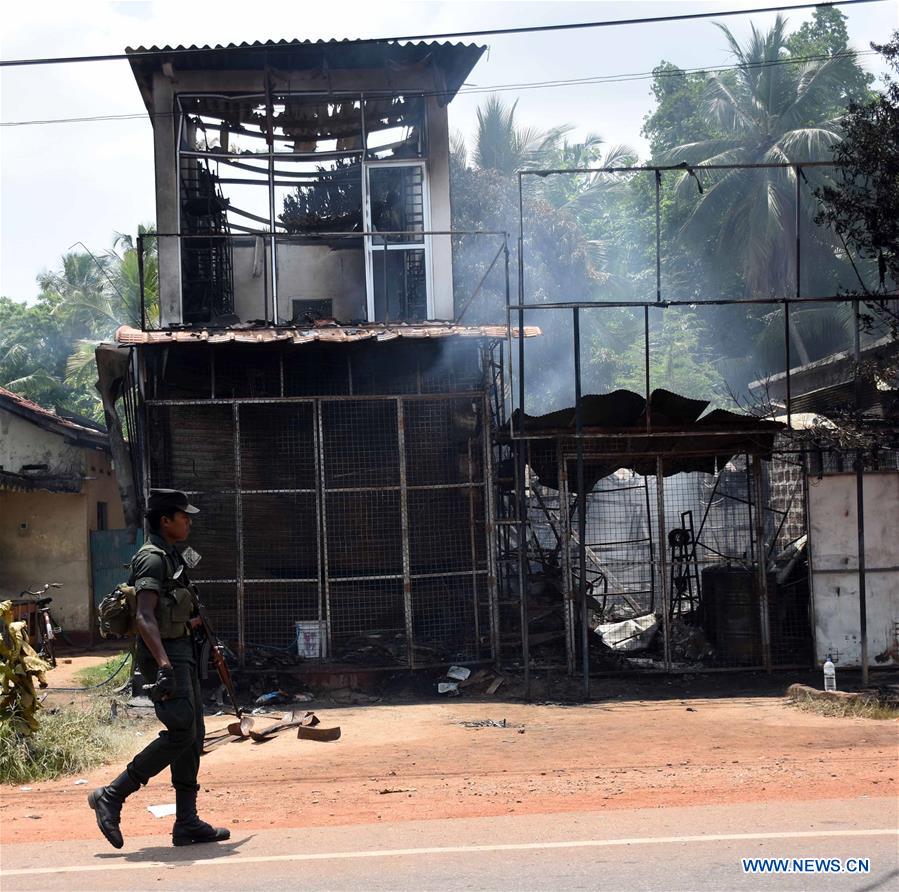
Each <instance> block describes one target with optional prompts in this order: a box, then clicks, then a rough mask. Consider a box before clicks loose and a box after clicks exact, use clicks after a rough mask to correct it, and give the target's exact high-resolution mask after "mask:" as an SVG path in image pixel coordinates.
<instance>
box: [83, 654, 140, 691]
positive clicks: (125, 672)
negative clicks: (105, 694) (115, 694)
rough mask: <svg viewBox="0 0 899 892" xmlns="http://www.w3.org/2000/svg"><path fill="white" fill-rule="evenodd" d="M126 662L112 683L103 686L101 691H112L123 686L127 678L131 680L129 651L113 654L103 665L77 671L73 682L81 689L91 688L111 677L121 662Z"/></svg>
mask: <svg viewBox="0 0 899 892" xmlns="http://www.w3.org/2000/svg"><path fill="white" fill-rule="evenodd" d="M126 657H127V660H126V662H125V665H124V666H123V667H122V669H121V671H120V672H119V673H118V674H117V675H116V677H115V678H114V679H112V681H110V682H109V684H108V685H104V686H103V688H102V690H110V691H111V690H113V689H114V688H117V687H119V686H121V685H122V684H124V683H125V682H126V681H127V680H128V679H129V678H131V652H130V651H122V652H121V653H118V654H115V655H114V656H112V657H110V658H109V659H108V660H107V661H106V662H105V663H101V664H100V665H99V666H89V667H88V668H87V669H79V670H78V671H77V672H76V673H75V680H76V681H77V682H78V684H80V685H81V686H82V687H85V688H92V687H94V686H96V685H98V684H100V683H101V682H103V681H105V680H106V679H107V678H109V676H110V675H112V673H113V672H115V670H116V669H117V668H118V667H119V665H120V663H121V662H122V660H125V659H126Z"/></svg>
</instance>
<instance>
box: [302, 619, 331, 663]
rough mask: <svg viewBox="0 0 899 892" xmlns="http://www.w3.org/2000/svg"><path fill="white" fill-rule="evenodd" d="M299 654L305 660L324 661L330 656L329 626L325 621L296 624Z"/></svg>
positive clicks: (317, 620)
mask: <svg viewBox="0 0 899 892" xmlns="http://www.w3.org/2000/svg"><path fill="white" fill-rule="evenodd" d="M296 631H297V653H298V654H299V655H300V656H301V657H302V658H303V659H305V660H323V659H325V657H327V655H328V625H327V623H326V622H325V621H324V620H323V619H313V620H308V621H302V622H297V623H296Z"/></svg>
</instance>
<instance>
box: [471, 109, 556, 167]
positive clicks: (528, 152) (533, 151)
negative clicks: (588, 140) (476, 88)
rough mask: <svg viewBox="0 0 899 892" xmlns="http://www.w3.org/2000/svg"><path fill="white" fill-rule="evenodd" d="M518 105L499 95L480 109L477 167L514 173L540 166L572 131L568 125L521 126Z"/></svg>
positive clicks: (474, 157) (475, 155)
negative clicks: (516, 115) (506, 101)
mask: <svg viewBox="0 0 899 892" xmlns="http://www.w3.org/2000/svg"><path fill="white" fill-rule="evenodd" d="M517 107H518V100H516V101H515V102H513V103H512V105H511V106H507V105H506V104H505V103H504V102H503V101H502V99H500V98H499V97H498V96H490V98H489V99H488V100H487V101H486V102H485V103H484V105H482V106H481V107H480V108H479V109H478V132H477V136H476V138H475V147H474V153H473V160H474V163H475V166H476V167H479V168H480V169H481V170H493V171H496V172H497V173H501V174H504V175H505V176H511V175H512V174H514V173H515V172H516V171H518V170H523V169H524V168H526V167H535V166H539V165H540V164H541V163H542V160H543V159H544V158H546V156H547V154H548V153H549V152H550V151H551V150H552V149H553V148H554V147H555V146H556V145H557V144H558V143H559V141H560V140H561V139H562V138H563V137H564V136H565V134H566V133H568V132H569V131H570V130H571V127H569V126H568V125H562V126H559V127H551V128H549V129H548V130H539V129H537V128H536V127H519V126H518V122H517V121H516V120H515V110H516V108H517Z"/></svg>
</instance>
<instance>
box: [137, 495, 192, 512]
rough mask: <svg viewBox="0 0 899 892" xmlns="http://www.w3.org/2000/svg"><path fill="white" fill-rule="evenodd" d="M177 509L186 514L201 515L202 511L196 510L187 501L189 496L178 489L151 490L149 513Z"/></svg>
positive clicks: (148, 502) (148, 505) (148, 503)
mask: <svg viewBox="0 0 899 892" xmlns="http://www.w3.org/2000/svg"><path fill="white" fill-rule="evenodd" d="M168 508H175V509H176V510H178V511H183V512H184V513H185V514H199V513H200V509H199V508H195V507H194V506H193V505H191V504H190V502H188V501H187V496H186V495H184V493H183V492H181V491H180V490H177V489H151V490H150V498H149V499H148V500H147V511H164V510H166V509H168Z"/></svg>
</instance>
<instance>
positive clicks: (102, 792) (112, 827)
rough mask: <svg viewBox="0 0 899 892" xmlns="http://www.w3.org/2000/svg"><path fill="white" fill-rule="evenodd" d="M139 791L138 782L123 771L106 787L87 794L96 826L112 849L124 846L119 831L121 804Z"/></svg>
mask: <svg viewBox="0 0 899 892" xmlns="http://www.w3.org/2000/svg"><path fill="white" fill-rule="evenodd" d="M139 789H140V781H136V780H134V778H133V777H131V775H130V774H129V773H128V772H127V771H123V772H122V773H121V774H120V775H119V776H118V777H117V778H116V779H115V780H114V781H113V782H112V783H111V784H110V785H109V786H108V787H98V788H97V789H96V790H94V792H93V793H90V794H88V797H87V802H88V805H90V807H91V808H92V809H93V810H94V814H95V815H96V818H97V826H98V827H99V828H100V832H101V833H102V834H103V835H104V836H105V837H106V839H107V840H108V841H109V844H110V845H111V846H112V847H113V848H116V849H120V848H122V846H123V845H125V840H123V839H122V831H121V830H120V829H119V821H120V819H121V816H122V804H123V803H124V802H125V799H126V798H127V797H128V796H130V795H131V794H132V793H136V792H137V791H138V790H139Z"/></svg>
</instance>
